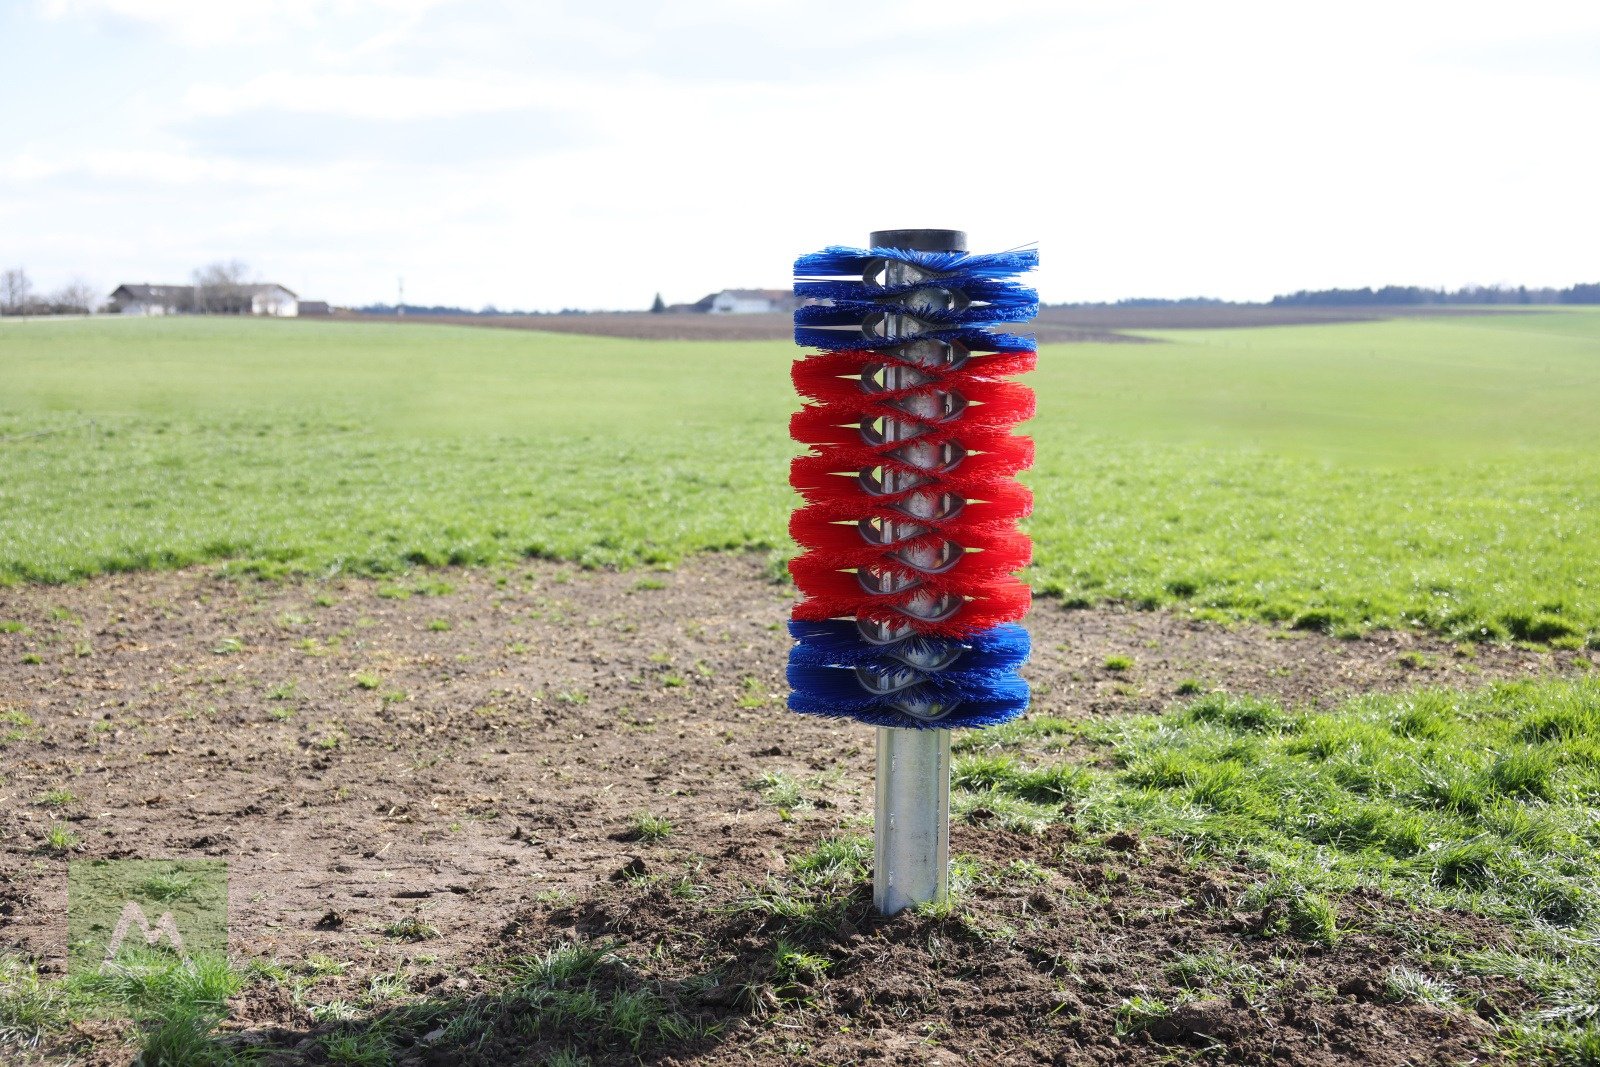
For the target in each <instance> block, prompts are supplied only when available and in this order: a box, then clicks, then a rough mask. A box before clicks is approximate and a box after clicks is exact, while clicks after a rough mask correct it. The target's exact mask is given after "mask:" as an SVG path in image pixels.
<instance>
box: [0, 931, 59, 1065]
mask: <svg viewBox="0 0 1600 1067" xmlns="http://www.w3.org/2000/svg"><path fill="white" fill-rule="evenodd" d="M70 1018H71V1011H70V1007H69V1003H68V998H67V995H66V993H65V991H64V990H62V989H61V987H60V986H59V985H58V984H55V983H47V982H44V981H41V980H40V978H39V972H38V969H37V968H36V967H35V966H34V965H33V964H31V963H28V962H26V961H24V960H22V959H20V958H19V957H16V956H10V955H0V1050H3V1049H5V1048H7V1047H8V1046H9V1047H11V1048H19V1049H22V1050H24V1051H26V1050H28V1049H32V1048H34V1047H35V1046H36V1045H38V1044H39V1041H40V1039H41V1038H43V1037H44V1036H45V1035H46V1034H48V1033H50V1032H51V1031H54V1030H58V1029H60V1028H62V1027H64V1026H65V1025H66V1024H67V1022H68V1021H69V1019H70Z"/></svg>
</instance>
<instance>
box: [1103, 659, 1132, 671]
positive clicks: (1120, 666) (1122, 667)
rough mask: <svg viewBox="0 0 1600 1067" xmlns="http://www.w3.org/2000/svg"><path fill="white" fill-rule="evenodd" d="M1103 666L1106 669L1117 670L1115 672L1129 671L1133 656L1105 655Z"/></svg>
mask: <svg viewBox="0 0 1600 1067" xmlns="http://www.w3.org/2000/svg"><path fill="white" fill-rule="evenodd" d="M1105 668H1106V670H1108V671H1117V672H1122V671H1131V670H1133V657H1132V656H1107V657H1106V660H1105Z"/></svg>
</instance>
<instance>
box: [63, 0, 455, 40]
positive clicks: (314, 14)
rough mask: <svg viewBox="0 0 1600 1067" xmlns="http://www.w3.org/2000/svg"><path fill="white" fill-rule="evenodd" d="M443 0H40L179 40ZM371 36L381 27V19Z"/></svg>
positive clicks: (289, 33) (383, 15) (255, 36)
mask: <svg viewBox="0 0 1600 1067" xmlns="http://www.w3.org/2000/svg"><path fill="white" fill-rule="evenodd" d="M445 2H447V0H252V2H250V3H232V2H227V0H40V3H39V9H40V11H41V12H42V13H43V14H44V15H45V17H47V18H51V19H65V18H76V19H82V20H86V21H90V22H110V23H112V24H117V23H121V24H133V25H145V26H150V27H153V28H155V29H157V30H159V31H160V32H162V33H164V34H167V35H169V36H171V37H173V38H175V39H177V40H179V41H182V42H183V43H185V44H189V45H201V46H206V45H217V44H226V43H231V42H238V41H250V42H255V43H261V42H267V41H278V40H284V39H286V38H294V37H301V38H303V37H305V36H306V35H309V34H314V33H315V32H316V31H317V29H318V28H319V27H321V26H325V25H327V24H329V23H332V22H335V21H342V20H347V19H358V20H374V19H390V20H397V21H398V24H399V25H401V26H404V25H406V24H408V23H409V22H411V21H413V20H414V19H415V18H416V17H417V16H418V15H420V14H421V13H423V12H425V11H426V10H428V9H429V8H432V7H436V6H438V5H439V4H441V3H445ZM375 29H376V30H377V31H378V33H377V34H375V36H379V35H381V34H382V33H383V27H382V25H381V24H379V25H377V26H376V27H375Z"/></svg>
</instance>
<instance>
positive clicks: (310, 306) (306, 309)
mask: <svg viewBox="0 0 1600 1067" xmlns="http://www.w3.org/2000/svg"><path fill="white" fill-rule="evenodd" d="M331 314H333V309H332V308H330V307H329V306H328V302H327V301H326V300H302V301H300V317H301V318H305V317H306V316H307V315H312V316H320V315H331Z"/></svg>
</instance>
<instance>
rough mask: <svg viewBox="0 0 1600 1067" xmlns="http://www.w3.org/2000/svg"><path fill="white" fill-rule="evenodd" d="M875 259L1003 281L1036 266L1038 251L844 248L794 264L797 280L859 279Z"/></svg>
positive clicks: (829, 249) (815, 255) (934, 272)
mask: <svg viewBox="0 0 1600 1067" xmlns="http://www.w3.org/2000/svg"><path fill="white" fill-rule="evenodd" d="M874 259H888V260H894V261H896V262H899V263H909V264H911V265H912V266H915V267H920V268H921V269H922V270H924V271H927V272H929V273H933V274H953V273H955V272H957V271H959V272H961V273H963V274H966V275H970V276H972V277H984V278H1004V277H1009V276H1010V275H1013V274H1021V273H1022V272H1023V271H1028V270H1032V269H1033V268H1035V267H1037V266H1038V265H1039V250H1038V249H1036V248H1025V249H1021V250H1019V251H1016V252H990V253H983V254H977V253H972V252H913V251H911V250H909V249H905V248H871V249H866V248H846V247H843V246H841V245H834V246H832V247H829V248H824V249H823V250H822V251H820V252H811V253H808V254H807V255H803V256H801V257H800V258H799V259H797V260H795V261H794V274H795V277H796V278H841V277H855V278H860V277H861V275H862V272H863V271H865V270H866V269H867V265H868V264H869V263H871V262H872V261H873V260H874Z"/></svg>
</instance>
